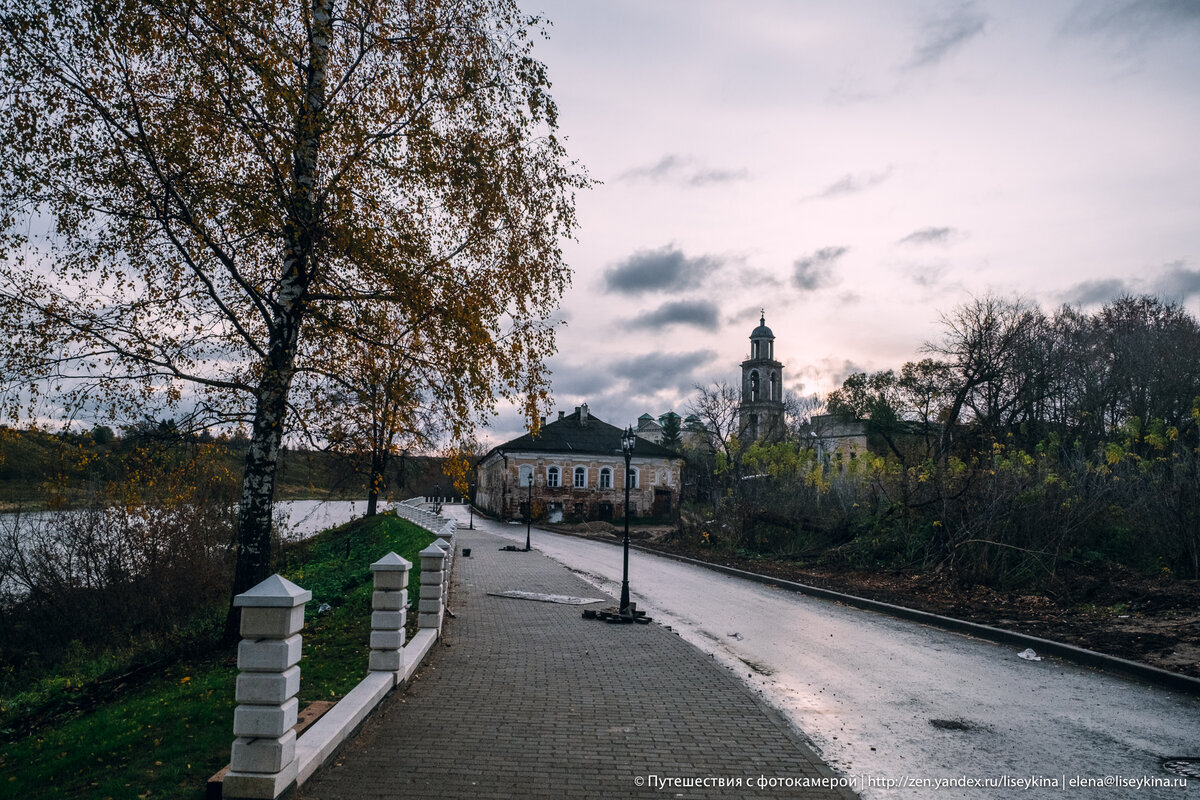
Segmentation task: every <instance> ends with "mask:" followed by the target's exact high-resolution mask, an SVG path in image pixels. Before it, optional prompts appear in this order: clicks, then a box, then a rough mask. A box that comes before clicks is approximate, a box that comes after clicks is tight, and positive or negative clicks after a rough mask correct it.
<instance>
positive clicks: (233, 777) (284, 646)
mask: <svg viewBox="0 0 1200 800" xmlns="http://www.w3.org/2000/svg"><path fill="white" fill-rule="evenodd" d="M311 599H312V592H310V591H308V590H307V589H301V588H300V587H299V586H297V585H296V584H294V583H292V582H291V581H289V580H287V579H286V578H284V577H282V576H280V575H272V576H271V577H269V578H267V579H266V580H265V581H263V582H262V583H260V584H258V585H257V586H255V587H254V588H252V589H250V590H248V591H246V592H243V593H242V594H239V595H238V596H237V597H235V598H234V599H233V604H234V606H235V607H238V608H241V609H242V627H241V633H242V641H241V642H240V643H239V644H238V662H237V663H238V670H239V674H238V677H237V693H236V700H237V703H238V705H237V708H235V709H234V712H233V734H234V736H235V737H237V738H236V739H234V742H233V753H232V755H231V758H230V763H229V772H228V773H227V774H226V776H225V782H224V786H223V789H222V794H223V795H224V796H225V797H229V798H233V797H237V798H255V799H257V798H266V800H274V798H276V797H278V796H279V795H280V794H282V793H283V792H284V791H285V790H286V789H287V788H288V787H289V786H291V785H292V784H293V783H295V781H296V771H297V764H296V732H295V731H294V730H292V727H293V726H294V725H295V724H296V712H297V710H298V709H299V701H298V700H297V699H296V694H297V693H298V692H299V691H300V666H299V664H300V645H301V638H302V637H301V636H300V631H301V630H302V629H303V628H304V604H305V603H307V602H308V601H309V600H311Z"/></svg>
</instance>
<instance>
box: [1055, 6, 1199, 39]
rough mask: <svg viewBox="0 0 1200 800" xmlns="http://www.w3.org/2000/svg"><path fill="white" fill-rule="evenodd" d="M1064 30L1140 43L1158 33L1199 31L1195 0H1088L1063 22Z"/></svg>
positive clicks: (1156, 35)
mask: <svg viewBox="0 0 1200 800" xmlns="http://www.w3.org/2000/svg"><path fill="white" fill-rule="evenodd" d="M1063 29H1064V30H1065V31H1066V32H1067V33H1071V34H1077V35H1080V34H1082V35H1100V36H1105V37H1108V38H1110V39H1114V40H1118V41H1124V42H1126V43H1131V44H1135V43H1141V42H1144V41H1146V40H1149V39H1153V38H1157V37H1158V36H1161V35H1169V34H1176V33H1180V32H1185V31H1189V30H1190V31H1191V32H1200V3H1198V2H1196V0H1108V1H1107V2H1105V1H1104V0H1087V1H1086V2H1081V3H1080V4H1079V5H1078V6H1076V8H1075V10H1074V12H1072V14H1071V15H1070V16H1069V17H1068V18H1067V21H1066V22H1065V23H1064V25H1063Z"/></svg>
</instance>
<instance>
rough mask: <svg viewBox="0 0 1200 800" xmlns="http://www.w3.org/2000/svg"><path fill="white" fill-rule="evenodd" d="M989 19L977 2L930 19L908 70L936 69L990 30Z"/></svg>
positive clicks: (922, 29) (926, 23) (922, 27)
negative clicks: (987, 29) (934, 67)
mask: <svg viewBox="0 0 1200 800" xmlns="http://www.w3.org/2000/svg"><path fill="white" fill-rule="evenodd" d="M987 23H988V17H987V14H984V13H983V12H982V11H979V10H978V9H976V8H975V5H974V4H973V3H967V4H965V5H962V6H959V7H958V8H956V9H954V10H953V11H951V12H950V13H949V14H947V15H945V16H942V17H935V18H933V19H929V20H927V21H926V22H925V23H924V25H922V26H921V38H920V41H918V42H917V45H916V47H915V48H914V49H913V54H912V58H911V59H909V61H908V63H907V64H906V65H905V66H906V67H907V68H908V69H919V68H921V67H929V66H933V65H935V64H937V63H939V62H941V61H942V60H943V59H945V58H946V56H948V55H950V54H951V53H953V52H954V51H955V50H957V49H959V48H960V47H962V46H963V45H964V44H966V43H967V42H968V41H969V40H971V39H973V38H975V37H976V36H979V35H980V34H982V33H983V32H984V30H985V29H986V28H987Z"/></svg>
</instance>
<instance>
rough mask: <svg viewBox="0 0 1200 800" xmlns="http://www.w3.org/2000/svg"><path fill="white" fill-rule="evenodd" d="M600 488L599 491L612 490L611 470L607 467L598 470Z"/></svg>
mask: <svg viewBox="0 0 1200 800" xmlns="http://www.w3.org/2000/svg"><path fill="white" fill-rule="evenodd" d="M600 488H601V489H611V488H612V470H611V469H609V468H608V467H604V468H603V469H601V470H600Z"/></svg>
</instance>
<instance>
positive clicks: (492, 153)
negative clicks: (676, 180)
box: [0, 0, 587, 592]
mask: <svg viewBox="0 0 1200 800" xmlns="http://www.w3.org/2000/svg"><path fill="white" fill-rule="evenodd" d="M540 29H541V23H540V22H539V21H538V20H531V19H528V18H525V17H523V16H522V15H521V14H520V12H519V11H518V10H517V8H516V6H515V3H513V2H510V0H28V2H25V3H22V4H19V5H8V6H6V10H4V11H0V76H2V77H0V80H2V84H0V91H2V99H0V230H2V231H3V233H2V234H0V236H2V238H0V381H2V382H3V384H4V386H3V387H2V388H0V400H2V401H3V403H4V405H5V406H6V410H7V412H8V414H9V416H10V417H11V418H13V419H16V420H22V419H29V418H30V417H34V416H37V415H39V414H44V413H46V408H47V404H50V405H52V406H55V407H57V408H59V409H63V410H65V409H75V410H78V409H80V408H85V407H86V408H89V409H91V410H92V411H93V412H96V413H105V414H109V415H112V416H122V415H132V414H133V413H136V412H137V411H138V410H139V409H144V408H145V407H147V406H156V405H157V406H168V407H169V406H174V407H180V406H185V407H187V408H188V409H194V410H195V413H196V414H197V415H198V416H200V417H204V418H207V419H218V420H220V419H224V420H229V419H243V420H245V421H246V422H248V423H249V426H250V431H251V436H250V445H249V448H248V452H247V454H246V460H245V475H244V481H243V486H242V492H241V500H240V506H239V509H240V510H239V522H238V552H237V569H236V576H235V580H234V591H235V592H238V591H242V590H244V589H246V588H248V587H250V586H252V585H253V584H254V583H256V582H257V581H259V580H260V579H262V578H263V577H265V576H266V574H267V572H268V569H269V564H270V556H271V553H270V537H269V530H270V520H271V504H272V500H273V495H274V486H275V481H274V476H275V465H276V459H277V454H278V451H279V447H280V443H281V439H282V436H283V435H284V431H285V428H287V426H289V425H291V424H294V423H295V422H296V420H295V419H294V410H293V411H289V408H290V407H292V406H290V399H291V393H292V391H293V384H294V382H295V380H296V378H297V376H298V375H305V374H322V373H324V374H332V373H335V372H337V371H338V369H339V365H338V364H337V363H336V360H335V359H336V355H337V354H338V353H339V352H340V350H341V348H340V347H339V346H334V343H337V342H339V341H345V340H355V341H359V342H361V343H364V344H366V345H369V346H373V345H377V344H378V343H379V342H380V341H381V337H379V336H378V335H377V334H378V332H377V331H375V330H372V329H370V328H369V327H364V326H363V325H361V324H360V323H361V320H362V316H361V315H359V314H357V313H354V309H355V307H356V306H357V305H360V304H364V303H380V304H385V305H387V306H389V307H391V308H392V313H391V314H390V315H389V318H390V319H391V320H392V321H393V324H395V325H397V326H400V327H401V330H399V331H398V333H400V334H402V335H403V337H404V338H406V339H407V340H408V341H410V342H412V343H413V344H414V346H416V347H418V348H419V349H421V350H422V351H423V352H432V353H434V354H435V357H439V358H441V357H445V358H452V359H464V358H466V355H467V354H469V361H468V362H466V366H465V369H466V370H468V374H469V378H470V382H469V383H470V385H469V387H468V388H467V390H466V391H465V392H464V393H462V394H460V395H458V396H456V397H454V399H453V403H452V405H457V407H456V408H448V409H444V411H445V412H447V415H448V416H451V417H453V418H454V419H458V420H463V421H465V424H470V423H471V422H477V421H479V420H481V419H483V418H484V417H485V416H487V415H489V414H490V412H491V410H492V409H493V407H494V405H495V403H496V402H497V400H498V398H504V397H508V398H516V399H518V400H519V402H521V403H522V404H523V405H524V407H525V411H526V413H527V414H529V415H530V416H531V417H535V416H536V415H537V414H538V413H539V412H540V411H541V410H543V409H544V408H545V406H546V387H547V382H546V377H545V372H544V369H543V359H544V358H545V356H546V355H548V354H549V353H551V352H552V351H553V347H554V336H553V328H552V325H551V324H550V322H549V315H550V313H551V311H552V310H553V309H554V308H555V307H556V306H557V303H558V301H559V299H560V298H561V294H562V292H563V291H564V289H565V287H566V285H567V283H568V281H569V274H568V272H567V268H566V265H565V263H564V259H563V256H562V252H561V249H560V243H561V241H562V239H563V238H564V237H569V236H571V235H572V233H573V230H574V227H575V215H574V192H575V191H576V190H577V189H579V188H582V187H583V186H584V185H585V184H586V182H587V181H586V178H584V177H583V176H582V170H581V169H580V168H578V167H577V166H575V165H574V164H573V163H572V162H571V161H570V160H569V159H568V158H567V156H566V154H565V150H564V148H563V145H562V142H561V141H560V139H559V138H558V136H557V112H556V108H555V105H554V102H553V100H552V98H551V97H550V96H549V94H548V88H549V85H550V84H549V80H548V76H547V73H546V70H545V68H544V66H543V65H542V64H541V63H539V62H538V61H537V60H535V59H534V58H533V56H532V42H533V35H534V34H536V33H537V32H538V31H539V30H540ZM64 413H66V412H65V411H64Z"/></svg>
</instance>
